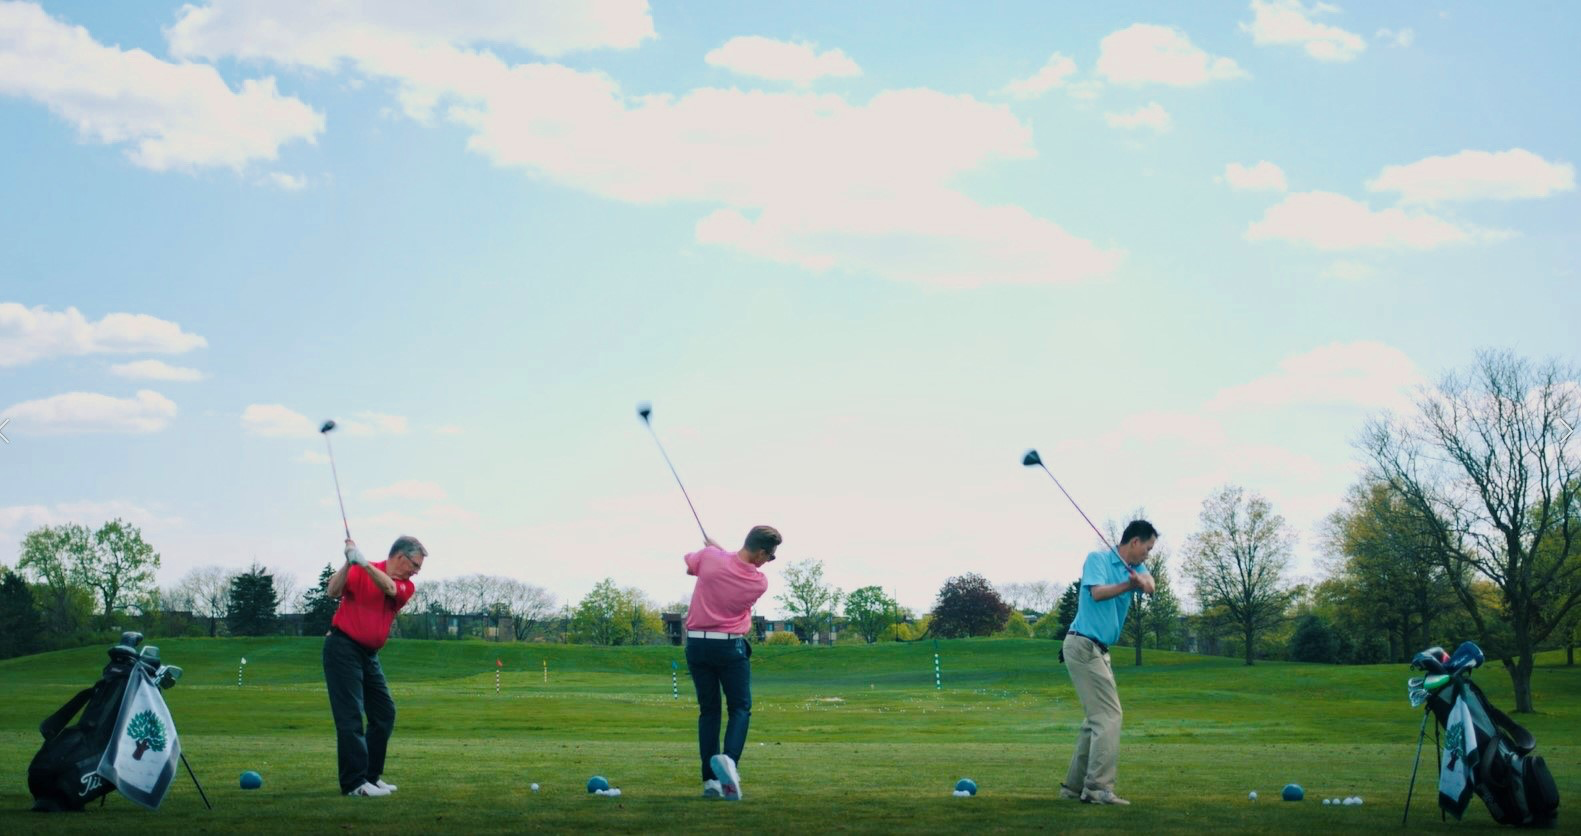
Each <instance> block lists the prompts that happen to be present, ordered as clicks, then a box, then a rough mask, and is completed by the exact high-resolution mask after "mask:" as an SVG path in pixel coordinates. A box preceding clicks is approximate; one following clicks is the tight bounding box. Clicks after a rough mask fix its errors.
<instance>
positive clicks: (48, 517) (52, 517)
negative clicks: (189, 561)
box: [0, 499, 182, 553]
mask: <svg viewBox="0 0 1581 836" xmlns="http://www.w3.org/2000/svg"><path fill="white" fill-rule="evenodd" d="M113 519H123V520H126V521H127V522H129V523H132V524H133V525H136V526H139V527H142V528H147V527H149V526H153V525H159V526H175V525H180V524H181V522H182V521H181V519H180V518H179V517H165V516H161V515H159V514H156V513H155V512H153V511H150V510H149V509H147V508H145V507H143V506H141V505H138V504H137V503H134V502H128V501H126V500H119V499H112V500H108V501H102V502H87V501H83V502H57V503H55V504H53V505H7V506H0V539H4V540H11V539H16V540H20V539H21V537H22V536H23V535H24V534H26V533H27V532H28V531H31V530H33V529H35V528H38V527H40V526H45V525H63V524H65V523H76V524H78V525H84V526H88V527H90V528H97V527H98V526H100V525H103V524H104V523H106V522H108V521H110V520H113ZM7 553H12V552H9V551H8V552H7Z"/></svg>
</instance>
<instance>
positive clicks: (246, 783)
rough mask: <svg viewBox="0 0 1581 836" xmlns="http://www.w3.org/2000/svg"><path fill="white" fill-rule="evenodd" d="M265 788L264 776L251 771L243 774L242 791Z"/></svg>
mask: <svg viewBox="0 0 1581 836" xmlns="http://www.w3.org/2000/svg"><path fill="white" fill-rule="evenodd" d="M261 786H263V776H262V775H259V774H258V773H256V772H254V771H252V770H251V769H249V770H247V771H246V772H243V773H242V789H244V790H255V789H258V788H259V787H261Z"/></svg>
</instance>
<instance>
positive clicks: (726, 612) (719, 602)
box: [686, 525, 783, 801]
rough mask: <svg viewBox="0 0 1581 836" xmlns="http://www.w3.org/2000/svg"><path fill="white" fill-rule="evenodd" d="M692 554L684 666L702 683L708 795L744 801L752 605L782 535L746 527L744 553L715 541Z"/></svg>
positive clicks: (702, 751)
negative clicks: (726, 717) (723, 707)
mask: <svg viewBox="0 0 1581 836" xmlns="http://www.w3.org/2000/svg"><path fill="white" fill-rule="evenodd" d="M704 542H705V543H706V547H705V548H704V549H703V550H702V551H695V552H692V553H691V554H689V555H687V556H686V574H688V575H694V576H696V578H697V586H696V587H694V588H693V589H692V604H691V607H690V608H689V609H688V610H687V613H686V666H687V667H688V668H690V669H691V672H692V684H693V685H695V686H696V687H697V751H698V754H699V755H701V756H702V760H703V797H704V798H724V799H726V800H729V801H740V800H741V773H739V772H738V771H737V770H736V765H737V764H739V763H740V762H741V751H742V750H743V749H745V748H746V745H747V723H748V721H749V720H750V719H751V717H752V663H751V661H750V660H751V659H752V645H750V644H748V643H747V633H748V632H749V631H750V630H751V629H752V606H753V605H754V604H756V603H757V602H758V599H759V598H761V597H763V593H764V592H766V591H768V588H769V579H768V578H767V577H766V576H764V574H763V572H761V571H760V570H759V567H761V566H762V565H763V564H765V563H767V562H769V561H770V560H773V559H774V550H775V549H777V548H779V545H780V543H781V542H783V540H782V539H781V538H780V533H779V532H778V531H775V530H774V529H773V528H770V527H769V526H766V525H759V526H754V527H753V529H752V530H751V531H749V532H747V539H746V542H745V543H743V544H742V546H741V550H740V551H734V552H727V551H725V550H724V549H722V548H720V547H719V544H718V543H715V542H714V541H713V540H706V541H704ZM720 689H723V690H724V692H725V701H726V703H727V704H728V706H729V709H730V721H729V723H727V724H726V726H725V745H724V751H723V752H721V751H719V692H720Z"/></svg>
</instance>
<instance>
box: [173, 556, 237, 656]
mask: <svg viewBox="0 0 1581 836" xmlns="http://www.w3.org/2000/svg"><path fill="white" fill-rule="evenodd" d="M236 574H237V573H236V572H234V571H231V570H229V569H225V568H223V567H220V566H199V567H198V568H196V569H193V570H191V571H189V572H187V573H186V574H185V575H183V576H182V578H181V580H180V581H179V582H177V583H176V587H175V589H174V590H172V593H173V596H172V597H173V599H179V600H181V601H185V602H189V603H190V604H191V607H192V614H193V615H194V616H197V617H198V618H207V619H208V620H209V637H210V638H213V637H214V635H215V634H216V633H217V632H218V630H219V623H220V621H222V620H224V618H225V617H226V616H227V615H229V614H230V603H231V579H232V578H234V577H236Z"/></svg>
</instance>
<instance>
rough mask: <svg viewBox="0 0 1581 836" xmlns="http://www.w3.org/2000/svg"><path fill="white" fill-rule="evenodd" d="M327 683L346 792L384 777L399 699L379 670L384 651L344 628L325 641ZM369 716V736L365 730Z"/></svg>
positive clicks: (341, 787)
mask: <svg viewBox="0 0 1581 836" xmlns="http://www.w3.org/2000/svg"><path fill="white" fill-rule="evenodd" d="M324 684H325V685H326V686H328V688H329V712H330V714H332V715H334V717H335V751H336V753H337V755H338V756H339V761H340V791H341V793H342V794H345V793H348V792H351V791H352V790H354V789H356V788H358V787H360V786H362V784H363V782H365V781H366V782H367V783H370V784H371V783H373V782H375V781H377V780H379V776H380V775H381V774H383V772H384V753H385V750H386V749H387V748H388V747H389V744H390V733H391V732H393V731H395V700H394V699H393V698H391V696H390V685H389V683H387V682H385V681H384V669H383V668H380V667H379V651H377V650H369V649H367V648H366V647H363V646H362V645H360V644H357V643H356V642H355V641H352V640H351V639H350V638H349V637H347V636H346V634H345V633H342V632H340V631H339V630H334V629H331V630H330V632H329V635H327V636H325V637H324ZM364 713H366V714H367V715H368V733H367V735H364V734H363V732H362V715H363V714H364Z"/></svg>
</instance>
